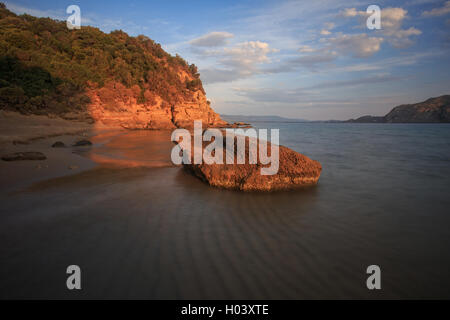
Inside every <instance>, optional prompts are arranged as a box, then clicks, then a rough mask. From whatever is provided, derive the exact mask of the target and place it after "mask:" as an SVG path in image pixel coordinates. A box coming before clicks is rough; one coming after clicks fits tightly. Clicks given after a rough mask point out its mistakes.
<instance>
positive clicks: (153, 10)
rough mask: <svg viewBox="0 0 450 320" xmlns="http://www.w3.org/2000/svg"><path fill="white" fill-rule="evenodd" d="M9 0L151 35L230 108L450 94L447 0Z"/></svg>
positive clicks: (351, 103) (300, 113)
mask: <svg viewBox="0 0 450 320" xmlns="http://www.w3.org/2000/svg"><path fill="white" fill-rule="evenodd" d="M4 2H5V3H6V4H7V7H9V8H10V9H11V10H12V11H15V12H16V13H23V12H27V13H30V14H33V15H37V16H50V17H53V18H59V19H66V17H67V16H68V15H67V14H66V13H65V9H66V8H67V6H68V5H70V4H77V5H79V6H80V8H81V14H82V23H83V24H89V25H93V26H97V27H99V28H100V29H101V30H103V31H105V32H109V31H111V30H114V29H122V30H124V31H126V32H128V33H129V34H131V35H138V34H145V35H147V36H149V37H150V38H152V39H154V40H155V41H157V42H159V43H161V44H162V46H163V47H164V48H165V49H166V50H167V51H168V52H170V53H172V54H175V53H178V54H180V55H181V56H182V57H184V58H185V59H186V60H187V61H188V62H189V63H195V64H196V65H197V66H198V67H199V69H200V73H201V79H202V80H203V83H204V87H205V89H206V93H207V96H208V98H209V99H210V100H211V101H212V105H213V107H214V109H215V110H216V111H218V112H220V113H222V114H247V115H279V116H285V117H291V118H304V119H310V120H326V119H340V120H342V119H349V118H355V117H359V116H362V115H366V114H372V115H384V114H385V113H387V112H388V111H389V110H390V109H391V108H392V107H394V106H396V105H399V104H403V103H413V102H419V101H422V100H425V99H427V98H429V97H434V96H439V95H442V94H450V72H449V70H450V1H447V0H444V1H442V0H409V1H408V0H406V1H381V0H376V1H369V2H367V1H358V0H346V1H344V0H343V1H337V0H314V1H311V0H307V1H304V0H299V1H280V0H277V1H253V0H252V1H243V0H241V1H234V0H227V1H213V0H209V1H194V0H191V1H170V0H167V1H143V0H142V1H136V0H128V1H112V0H110V1H92V0H90V1H71V0H70V1H46V0H43V1H39V2H37V1H4ZM369 5H378V6H379V7H380V8H381V29H380V30H370V29H368V28H367V25H366V20H367V18H368V16H369V15H368V14H367V13H366V9H367V7H368V6H369Z"/></svg>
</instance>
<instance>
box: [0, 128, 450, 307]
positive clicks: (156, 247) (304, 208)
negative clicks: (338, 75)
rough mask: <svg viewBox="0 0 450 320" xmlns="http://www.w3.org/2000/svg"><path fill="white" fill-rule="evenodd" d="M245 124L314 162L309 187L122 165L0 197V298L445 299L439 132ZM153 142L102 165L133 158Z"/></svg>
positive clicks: (448, 201)
mask: <svg viewBox="0 0 450 320" xmlns="http://www.w3.org/2000/svg"><path fill="white" fill-rule="evenodd" d="M253 125H254V127H255V128H268V129H271V128H272V129H279V135H280V144H282V145H285V146H287V147H289V148H292V149H293V150H295V151H298V152H300V153H302V154H305V155H307V156H308V157H310V158H311V159H314V160H318V161H319V162H320V163H321V164H322V168H323V169H322V174H321V177H320V179H319V183H318V184H317V185H316V186H312V187H308V188H303V189H299V190H292V191H281V192H271V193H258V192H239V191H231V190H223V189H218V188H214V187H210V186H208V185H207V184H206V183H204V182H202V181H200V180H199V179H197V178H196V177H194V176H192V175H190V174H189V173H188V172H186V171H185V170H183V168H181V167H176V166H159V167H153V168H149V167H148V166H145V165H139V163H140V162H136V161H135V160H136V159H130V160H132V161H133V163H135V165H133V166H125V165H124V166H120V165H119V166H117V165H116V166H108V165H102V164H99V165H98V166H96V167H95V168H93V169H90V170H86V171H83V172H80V173H77V174H74V175H70V176H65V177H60V178H56V179H51V180H49V181H43V182H40V183H37V184H33V185H31V186H29V187H27V188H23V189H21V190H16V191H14V192H9V191H8V192H5V193H3V192H2V193H1V195H0V201H1V208H0V242H1V246H0V260H1V264H0V298H74V299H78V298H80V299H90V298H101V299H104V298H124V299H132V298H138V299H407V298H414V299H416V298H425V299H441V298H447V299H448V298H450V125H448V124H355V123H283V122H258V123H253ZM152 134H154V133H153V132H152V131H144V132H139V133H136V132H132V133H130V136H129V137H128V138H127V136H123V135H122V136H121V139H122V140H123V139H125V141H126V149H127V150H128V151H129V150H134V152H131V153H130V152H128V153H127V152H121V151H120V149H121V145H120V144H119V145H117V144H115V145H114V148H112V147H111V150H109V151H110V152H109V153H108V152H105V153H104V154H109V155H111V153H114V152H115V153H116V154H118V153H120V157H121V159H122V160H124V158H125V160H126V156H127V154H131V155H133V157H137V156H139V157H140V160H142V159H143V158H144V160H145V157H146V156H149V153H146V150H148V148H149V145H150V144H151V143H152V138H151V136H152ZM136 135H139V138H136ZM124 137H125V138H124ZM113 139H114V138H113ZM112 145H113V144H112ZM102 148H108V144H106V145H104V146H103V147H102ZM124 148H125V147H124ZM122 151H123V150H122ZM149 152H150V151H149ZM151 152H153V151H151ZM169 156H170V155H169V154H168V155H167V157H169ZM136 163H138V164H136ZM70 265H77V266H79V268H80V270H81V288H82V290H69V289H68V288H67V286H66V281H67V278H68V277H69V275H70V274H68V273H67V272H66V271H67V267H68V266H70ZM373 265H375V266H377V267H378V268H379V280H380V288H379V289H376V288H375V289H369V288H368V286H367V280H368V278H369V277H370V276H371V273H370V272H369V273H368V268H369V266H373ZM369 269H370V268H369Z"/></svg>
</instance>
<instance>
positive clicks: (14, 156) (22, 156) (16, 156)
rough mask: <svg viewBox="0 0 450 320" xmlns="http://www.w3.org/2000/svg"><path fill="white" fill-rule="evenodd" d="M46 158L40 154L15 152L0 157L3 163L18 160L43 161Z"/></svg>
mask: <svg viewBox="0 0 450 320" xmlns="http://www.w3.org/2000/svg"><path fill="white" fill-rule="evenodd" d="M45 159H47V157H46V156H45V155H44V154H43V153H41V152H34V151H29V152H16V153H10V154H6V155H4V156H2V160H4V161H18V160H45Z"/></svg>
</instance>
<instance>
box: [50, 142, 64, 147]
mask: <svg viewBox="0 0 450 320" xmlns="http://www.w3.org/2000/svg"><path fill="white" fill-rule="evenodd" d="M65 146H66V145H65V144H64V142H61V141H56V142H55V143H54V144H52V148H64V147H65Z"/></svg>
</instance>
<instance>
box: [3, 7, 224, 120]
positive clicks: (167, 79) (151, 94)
mask: <svg viewBox="0 0 450 320" xmlns="http://www.w3.org/2000/svg"><path fill="white" fill-rule="evenodd" d="M0 110H8V111H18V112H20V113H22V114H37V115H43V114H44V115H58V116H60V117H62V118H65V119H77V120H87V121H90V122H102V123H104V124H107V125H117V126H122V127H127V128H148V129H160V128H174V127H189V126H192V121H193V120H194V119H201V120H203V122H204V123H205V124H206V123H207V124H208V125H209V126H220V125H224V124H225V122H224V121H222V120H221V119H220V117H219V115H218V114H216V113H215V112H214V111H213V110H212V109H211V107H210V103H209V101H208V100H207V99H206V96H205V91H204V89H203V86H202V82H201V80H200V75H199V73H198V71H197V67H196V66H195V65H193V64H191V65H189V64H187V62H186V61H185V60H183V59H182V58H181V57H179V56H178V55H176V56H175V57H174V56H171V55H170V54H168V53H167V52H165V51H164V50H163V49H162V48H161V46H160V45H159V44H158V43H155V42H154V41H153V40H151V39H149V38H148V37H146V36H143V35H140V36H137V37H130V36H128V35H127V34H126V33H125V32H123V31H120V30H118V31H112V32H110V33H109V34H106V33H104V32H102V31H100V30H99V29H97V28H94V27H89V26H86V27H85V26H82V27H81V29H80V30H69V29H68V28H67V26H66V22H65V21H57V20H52V19H50V18H36V17H33V16H30V15H27V14H24V15H16V14H14V13H13V12H11V11H9V10H8V9H7V8H6V7H5V5H4V4H1V3H0Z"/></svg>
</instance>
